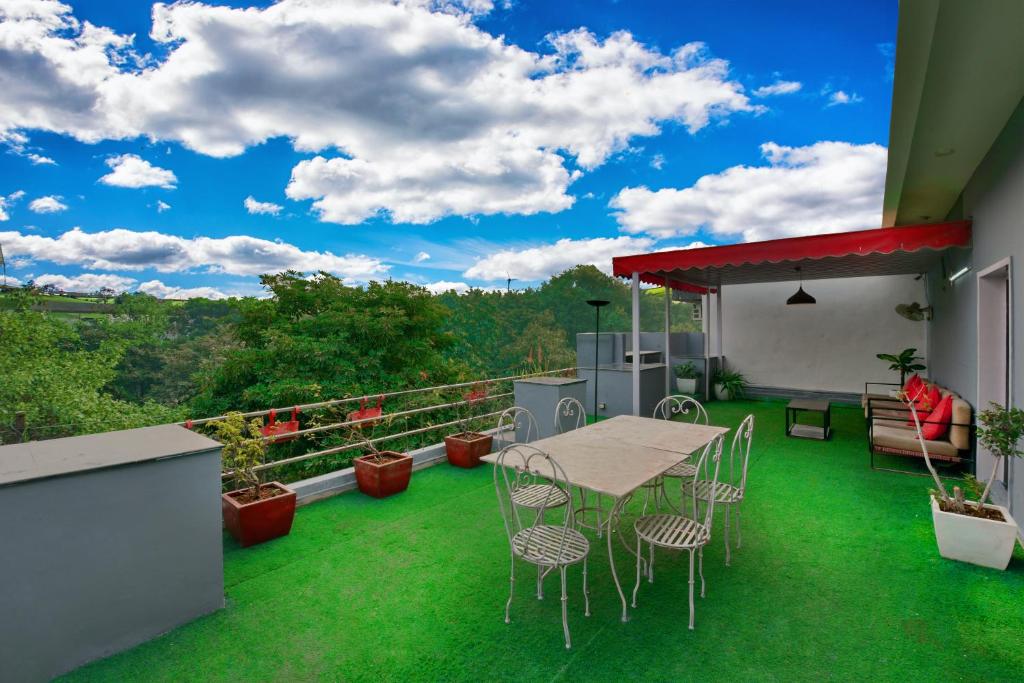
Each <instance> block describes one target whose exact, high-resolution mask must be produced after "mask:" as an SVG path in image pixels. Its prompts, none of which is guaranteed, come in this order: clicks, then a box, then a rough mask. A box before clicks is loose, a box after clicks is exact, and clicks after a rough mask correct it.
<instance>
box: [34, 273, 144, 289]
mask: <svg viewBox="0 0 1024 683" xmlns="http://www.w3.org/2000/svg"><path fill="white" fill-rule="evenodd" d="M34 281H35V284H36V285H37V286H39V287H43V286H45V285H53V286H54V287H56V288H57V289H60V290H63V291H65V292H95V291H97V290H99V289H102V288H104V287H107V288H110V289H112V290H114V291H115V292H126V291H128V290H129V289H131V288H132V286H133V285H134V284H135V282H136V280H135V278H130V277H123V276H121V275H113V274H110V273H81V274H80V275H73V276H70V277H69V276H67V275H40V276H39V277H37V278H35V279H34Z"/></svg>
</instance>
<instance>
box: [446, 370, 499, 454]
mask: <svg viewBox="0 0 1024 683" xmlns="http://www.w3.org/2000/svg"><path fill="white" fill-rule="evenodd" d="M486 398H487V387H486V386H477V387H473V388H472V389H470V391H469V392H467V393H466V394H465V396H464V397H463V399H464V400H463V401H461V402H460V403H459V404H457V405H456V409H457V410H458V416H459V417H458V425H459V431H458V433H456V434H452V435H451V436H446V437H444V447H445V453H446V454H447V455H448V462H450V463H451V464H453V465H455V466H456V467H466V468H469V467H476V466H477V465H479V464H480V458H481V457H483V456H485V455H487V454H488V453H490V452H491V447H492V445H493V437H491V436H490V435H488V434H481V433H480V432H474V431H472V429H471V427H472V421H473V414H474V413H475V412H476V406H477V405H478V404H480V402H481V401H483V400H485V399H486Z"/></svg>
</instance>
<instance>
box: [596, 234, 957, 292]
mask: <svg viewBox="0 0 1024 683" xmlns="http://www.w3.org/2000/svg"><path fill="white" fill-rule="evenodd" d="M970 244H971V222H970V221H957V222H954V223H939V224H930V225H910V226H903V227H899V228H876V229H874V230H858V231H855V232H839V233H832V234H826V235H812V236H809V237H790V238H786V239H778V240H768V241H765V242H747V243H744V244H730V245H725V246H718V247H704V248H700V249H677V250H674V251H659V252H654V253H650V254H637V255H634V256H617V257H615V258H614V259H612V269H613V272H614V274H615V275H617V276H620V277H631V276H632V274H633V273H639V274H640V280H641V281H642V282H646V283H648V284H656V285H661V284H664V282H665V280H666V279H667V280H668V282H669V284H670V286H672V287H674V288H676V289H684V288H685V289H686V290H687V291H699V292H705V291H707V290H708V289H709V288H712V289H713V288H717V287H719V286H722V285H739V284H752V283H758V282H784V281H787V280H796V279H798V278H799V277H802V278H803V279H805V280H821V279H826V278H846V277H869V276H877V275H907V274H918V273H924V272H926V271H928V270H929V269H930V268H931V266H933V265H934V264H935V262H936V260H938V259H939V257H940V254H941V253H942V252H943V251H944V250H946V249H950V248H956V247H969V246H970ZM797 267H799V268H800V271H799V275H798V274H797V271H796V268H797Z"/></svg>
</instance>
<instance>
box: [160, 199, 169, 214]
mask: <svg viewBox="0 0 1024 683" xmlns="http://www.w3.org/2000/svg"><path fill="white" fill-rule="evenodd" d="M170 208H171V205H170V204H168V203H167V202H165V201H164V200H162V199H158V200H156V212H157V213H163V212H164V211H167V210H168V209H170Z"/></svg>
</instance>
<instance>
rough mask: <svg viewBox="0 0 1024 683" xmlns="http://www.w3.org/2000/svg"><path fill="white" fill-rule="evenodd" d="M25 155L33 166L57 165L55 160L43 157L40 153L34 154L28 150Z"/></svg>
mask: <svg viewBox="0 0 1024 683" xmlns="http://www.w3.org/2000/svg"><path fill="white" fill-rule="evenodd" d="M25 157H26V158H27V159H28V160H29V161H31V162H32V164H33V165H35V166H47V165H52V166H56V165H57V162H56V161H54V160H53V159H51V158H50V157H44V156H43V155H42V154H34V153H32V152H29V153H28V154H26V155H25Z"/></svg>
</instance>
